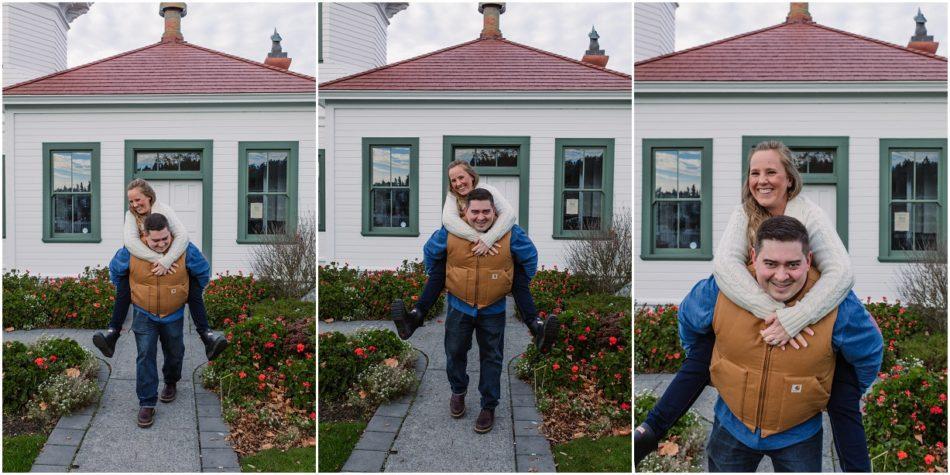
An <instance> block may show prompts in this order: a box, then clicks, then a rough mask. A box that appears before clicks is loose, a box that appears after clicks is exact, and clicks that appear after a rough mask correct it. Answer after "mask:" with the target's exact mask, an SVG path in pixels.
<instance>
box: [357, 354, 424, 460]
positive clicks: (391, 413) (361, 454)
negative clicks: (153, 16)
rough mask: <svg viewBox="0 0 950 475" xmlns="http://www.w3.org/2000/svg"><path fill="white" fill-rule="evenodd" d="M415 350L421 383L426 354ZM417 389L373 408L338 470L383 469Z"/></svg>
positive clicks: (420, 382)
mask: <svg viewBox="0 0 950 475" xmlns="http://www.w3.org/2000/svg"><path fill="white" fill-rule="evenodd" d="M415 352H416V353H417V354H418V356H417V357H416V367H415V371H416V376H417V377H418V378H419V384H422V377H423V376H425V372H426V370H427V369H428V367H429V356H428V355H426V354H425V353H423V352H422V351H419V350H418V349H415ZM416 389H418V388H416ZM416 389H413V391H411V392H409V393H408V394H406V395H404V396H402V397H400V398H399V399H395V400H392V401H389V402H387V403H385V404H381V405H380V406H379V407H377V408H376V412H375V413H374V414H373V418H372V419H370V421H369V423H368V424H366V429H364V430H363V434H362V435H361V436H360V440H359V442H357V443H356V447H355V448H354V449H353V452H351V453H350V457H349V458H348V459H347V460H346V463H345V464H344V465H343V468H342V469H341V470H340V471H341V472H381V471H382V470H383V466H384V465H385V464H386V459H387V458H388V457H389V453H390V450H391V449H392V446H393V442H395V441H396V435H397V434H399V429H400V428H402V423H403V421H405V420H406V416H407V415H408V414H409V408H410V407H411V406H412V402H413V401H415V398H416V394H417V392H416Z"/></svg>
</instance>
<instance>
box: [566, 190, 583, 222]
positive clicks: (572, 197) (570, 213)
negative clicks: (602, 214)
mask: <svg viewBox="0 0 950 475" xmlns="http://www.w3.org/2000/svg"><path fill="white" fill-rule="evenodd" d="M563 199H564V222H563V225H562V228H563V229H564V230H565V231H568V230H570V231H577V230H579V229H580V228H581V227H580V226H581V223H580V193H579V192H577V191H566V192H564V197H563Z"/></svg>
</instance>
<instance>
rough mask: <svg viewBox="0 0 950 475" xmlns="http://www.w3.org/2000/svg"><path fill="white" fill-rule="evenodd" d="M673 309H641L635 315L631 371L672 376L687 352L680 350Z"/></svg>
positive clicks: (675, 310)
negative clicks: (634, 347)
mask: <svg viewBox="0 0 950 475" xmlns="http://www.w3.org/2000/svg"><path fill="white" fill-rule="evenodd" d="M678 312H679V307H677V306H676V305H672V304H670V305H657V306H645V307H640V308H638V309H637V310H636V313H635V314H634V317H633V318H634V321H635V324H634V328H635V329H634V338H635V339H636V341H637V345H636V349H635V351H634V366H633V367H634V371H636V372H637V373H675V372H676V371H678V370H679V368H680V365H681V364H682V362H683V359H684V358H686V351H685V350H683V347H682V346H680V338H679V329H678V326H677V325H678V320H677V315H678Z"/></svg>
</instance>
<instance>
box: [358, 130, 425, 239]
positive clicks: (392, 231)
mask: <svg viewBox="0 0 950 475" xmlns="http://www.w3.org/2000/svg"><path fill="white" fill-rule="evenodd" d="M375 146H403V147H409V225H408V226H406V227H405V228H393V227H388V228H377V229H374V228H373V209H372V197H371V196H370V193H371V188H372V184H373V155H372V151H371V150H372V148H373V147H375ZM361 150H362V155H363V182H362V186H363V190H362V195H363V204H362V210H363V221H362V222H363V226H362V233H361V234H362V235H363V236H392V237H418V236H419V137H363V142H362V147H361Z"/></svg>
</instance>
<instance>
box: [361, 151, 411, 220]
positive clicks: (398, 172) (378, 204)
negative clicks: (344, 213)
mask: <svg viewBox="0 0 950 475" xmlns="http://www.w3.org/2000/svg"><path fill="white" fill-rule="evenodd" d="M370 153H371V155H372V167H373V170H372V173H373V178H372V180H373V181H372V183H371V185H370V200H371V209H372V213H373V221H372V225H373V228H408V227H409V225H410V223H409V191H410V184H409V179H410V153H411V147H408V146H379V145H376V146H372V147H370Z"/></svg>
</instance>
